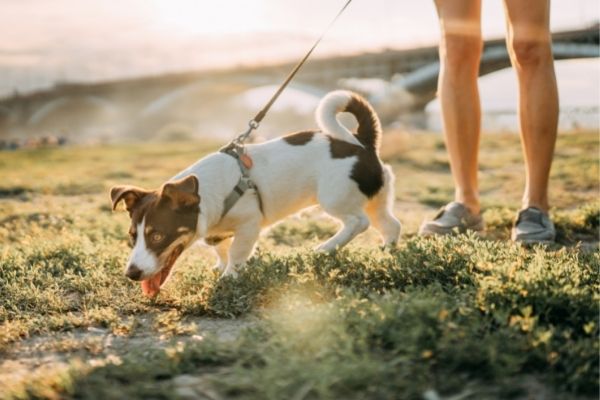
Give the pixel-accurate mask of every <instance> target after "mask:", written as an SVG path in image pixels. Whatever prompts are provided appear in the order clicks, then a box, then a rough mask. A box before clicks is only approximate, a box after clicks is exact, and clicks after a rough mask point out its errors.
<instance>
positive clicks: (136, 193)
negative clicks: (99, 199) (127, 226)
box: [110, 185, 151, 215]
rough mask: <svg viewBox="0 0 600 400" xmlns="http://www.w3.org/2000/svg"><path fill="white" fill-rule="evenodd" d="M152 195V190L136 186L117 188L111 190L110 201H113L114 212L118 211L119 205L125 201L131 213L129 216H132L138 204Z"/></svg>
mask: <svg viewBox="0 0 600 400" xmlns="http://www.w3.org/2000/svg"><path fill="white" fill-rule="evenodd" d="M150 193H151V191H150V190H146V189H142V188H139V187H135V186H129V185H125V186H115V187H113V188H112V189H110V199H111V201H112V208H113V211H114V210H116V209H117V205H118V204H119V202H120V201H121V200H123V201H125V208H127V211H129V214H130V215H131V210H133V209H134V208H135V205H136V204H137V202H138V201H140V200H141V199H142V198H144V197H145V196H147V195H148V194H150Z"/></svg>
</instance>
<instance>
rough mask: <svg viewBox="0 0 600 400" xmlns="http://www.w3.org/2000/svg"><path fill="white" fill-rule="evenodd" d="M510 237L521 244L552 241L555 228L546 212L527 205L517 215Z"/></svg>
mask: <svg viewBox="0 0 600 400" xmlns="http://www.w3.org/2000/svg"><path fill="white" fill-rule="evenodd" d="M511 238H512V240H513V241H515V242H519V243H523V244H535V243H554V240H555V238H556V229H555V228H554V224H553V223H552V221H551V220H550V217H549V216H548V214H546V213H545V212H543V211H542V210H540V209H539V208H536V207H528V208H525V209H523V210H521V211H519V214H518V215H517V220H516V221H515V225H514V226H513V229H512V235H511Z"/></svg>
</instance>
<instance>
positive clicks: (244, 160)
mask: <svg viewBox="0 0 600 400" xmlns="http://www.w3.org/2000/svg"><path fill="white" fill-rule="evenodd" d="M219 151H220V152H221V153H225V154H227V155H229V156H231V157H233V158H235V159H236V161H237V163H238V165H239V167H240V171H241V173H242V175H241V176H240V180H239V181H238V183H237V184H236V185H235V186H234V187H233V190H232V191H231V193H229V195H228V196H227V197H226V198H225V201H224V202H223V212H222V213H221V218H223V217H224V216H225V215H226V214H227V213H228V212H229V210H231V209H232V208H233V206H234V205H235V203H237V202H238V200H239V199H241V198H242V196H243V195H244V193H246V190H248V189H254V192H255V193H256V198H257V200H258V207H259V209H260V212H261V213H262V212H263V205H262V199H261V197H260V192H259V191H258V188H257V187H256V184H255V183H254V182H252V180H251V179H250V174H249V171H250V168H252V160H251V159H250V157H249V156H248V155H247V154H246V151H245V149H244V146H243V145H241V144H238V143H236V142H231V143H229V144H228V145H227V146H225V147H223V148H222V149H221V150H219Z"/></svg>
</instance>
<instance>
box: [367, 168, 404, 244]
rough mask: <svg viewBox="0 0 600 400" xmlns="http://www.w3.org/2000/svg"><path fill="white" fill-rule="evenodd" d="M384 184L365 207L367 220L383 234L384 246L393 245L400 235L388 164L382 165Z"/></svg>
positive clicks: (391, 174)
mask: <svg viewBox="0 0 600 400" xmlns="http://www.w3.org/2000/svg"><path fill="white" fill-rule="evenodd" d="M383 176H384V184H383V187H382V188H381V190H380V191H379V193H377V195H375V197H373V198H372V199H371V200H369V202H368V203H367V206H366V207H365V211H366V212H367V214H368V215H369V220H370V221H371V223H372V224H373V226H374V227H375V228H376V229H377V230H378V231H379V232H380V233H381V235H382V236H383V243H384V246H385V247H389V246H395V245H396V243H398V239H399V237H400V230H401V227H402V226H401V224H400V221H398V219H397V218H396V217H395V216H394V202H395V200H396V195H395V193H394V182H395V177H394V173H393V172H392V169H391V167H390V166H389V165H384V166H383Z"/></svg>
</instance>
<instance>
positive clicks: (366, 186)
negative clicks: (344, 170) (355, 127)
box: [328, 136, 383, 198]
mask: <svg viewBox="0 0 600 400" xmlns="http://www.w3.org/2000/svg"><path fill="white" fill-rule="evenodd" d="M328 139H329V151H330V153H331V158H348V157H354V156H356V157H357V158H358V160H357V162H356V164H354V166H353V167H352V171H351V173H350V178H351V179H352V180H353V181H355V182H356V183H357V184H358V189H359V190H360V191H361V192H362V193H363V194H364V195H365V196H367V197H369V198H371V197H373V196H375V195H376V194H377V193H378V192H379V191H380V190H381V188H382V187H383V167H382V166H381V161H380V160H379V157H377V154H376V153H375V152H374V150H372V149H369V148H367V149H365V148H362V147H360V146H357V145H355V144H352V143H348V142H344V141H342V140H338V139H334V138H332V137H329V136H328Z"/></svg>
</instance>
